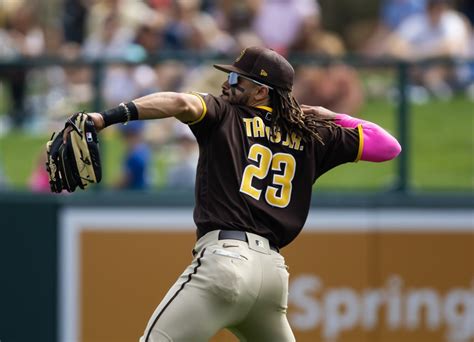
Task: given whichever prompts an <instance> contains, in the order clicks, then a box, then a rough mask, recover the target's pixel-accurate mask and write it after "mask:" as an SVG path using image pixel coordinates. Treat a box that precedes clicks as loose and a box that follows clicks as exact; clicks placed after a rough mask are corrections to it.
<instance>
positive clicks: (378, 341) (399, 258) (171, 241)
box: [58, 207, 474, 342]
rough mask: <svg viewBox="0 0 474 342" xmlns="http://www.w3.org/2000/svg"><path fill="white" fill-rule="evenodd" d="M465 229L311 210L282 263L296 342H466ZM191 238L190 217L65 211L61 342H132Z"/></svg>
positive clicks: (443, 216) (453, 221) (460, 217)
mask: <svg viewBox="0 0 474 342" xmlns="http://www.w3.org/2000/svg"><path fill="white" fill-rule="evenodd" d="M473 217H474V216H473V211H472V210H469V209H465V210H442V209H439V210H429V209H416V210H413V209H407V210H400V209H350V210H344V209H330V208H325V209H321V210H312V211H311V213H310V216H309V218H308V221H307V224H306V227H305V229H304V232H303V233H302V234H301V235H300V236H299V237H298V239H297V240H296V241H295V243H294V244H292V245H291V246H290V247H287V248H285V249H283V251H282V254H283V255H284V256H285V258H286V261H287V264H288V265H289V267H290V270H289V272H290V296H289V311H288V317H289V319H290V322H291V324H292V327H293V328H294V332H295V335H296V337H297V341H303V342H305V341H308V342H310V341H311V342H317V341H345V342H346V341H347V342H351V341H354V342H355V341H367V342H392V341H393V342H395V341H408V342H410V341H413V342H424V341H426V342H428V341H429V342H437V341H440V342H441V341H453V342H468V341H472V340H473V339H474V225H473V222H474V221H473ZM194 237H195V233H194V230H193V222H192V210H191V209H179V208H168V209H136V208H130V207H123V208H120V209H91V208H74V207H65V208H64V209H62V210H61V211H60V220H59V258H58V259H59V261H60V263H59V289H60V291H59V293H60V294H59V307H58V310H59V313H58V316H59V318H60V319H59V341H61V342H70V341H84V342H86V341H87V342H89V341H90V342H92V341H94V342H95V341H124V342H125V341H136V340H137V339H138V337H139V335H140V334H141V333H142V331H143V329H144V327H145V325H146V322H147V320H148V318H149V316H150V315H151V313H152V312H153V310H154V308H155V306H156V305H157V303H159V301H160V299H161V298H162V297H163V295H164V294H165V292H166V291H167V289H168V288H169V286H170V285H171V284H172V283H173V282H174V281H175V279H176V278H177V276H178V275H179V274H180V273H181V272H182V270H184V268H185V267H186V266H187V264H188V263H189V262H190V261H191V249H192V246H193V243H194V239H195V238H194ZM213 341H216V342H217V341H235V339H233V338H232V337H231V336H230V335H229V334H227V333H221V334H219V335H218V336H216V337H215V338H214V339H213Z"/></svg>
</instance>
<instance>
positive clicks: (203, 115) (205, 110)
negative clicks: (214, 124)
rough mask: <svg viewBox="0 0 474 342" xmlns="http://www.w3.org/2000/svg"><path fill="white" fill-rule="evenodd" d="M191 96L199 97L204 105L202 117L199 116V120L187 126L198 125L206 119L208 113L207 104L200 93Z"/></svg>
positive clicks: (193, 93)
mask: <svg viewBox="0 0 474 342" xmlns="http://www.w3.org/2000/svg"><path fill="white" fill-rule="evenodd" d="M191 94H192V95H194V96H197V98H198V99H199V100H201V103H202V114H201V116H199V118H198V119H197V120H194V121H191V122H187V125H188V126H191V125H195V124H197V123H198V122H201V121H202V119H204V117H205V116H206V113H207V106H206V102H204V99H203V98H202V96H201V95H199V94H198V93H195V92H192V93H191Z"/></svg>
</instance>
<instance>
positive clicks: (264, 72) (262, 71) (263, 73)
mask: <svg viewBox="0 0 474 342" xmlns="http://www.w3.org/2000/svg"><path fill="white" fill-rule="evenodd" d="M260 76H264V77H267V76H268V73H267V72H266V71H265V70H263V69H262V70H260Z"/></svg>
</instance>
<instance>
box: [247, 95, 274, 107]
mask: <svg viewBox="0 0 474 342" xmlns="http://www.w3.org/2000/svg"><path fill="white" fill-rule="evenodd" d="M247 106H249V107H258V106H267V107H270V99H269V98H268V97H267V98H265V99H262V100H256V99H249V102H248V103H247Z"/></svg>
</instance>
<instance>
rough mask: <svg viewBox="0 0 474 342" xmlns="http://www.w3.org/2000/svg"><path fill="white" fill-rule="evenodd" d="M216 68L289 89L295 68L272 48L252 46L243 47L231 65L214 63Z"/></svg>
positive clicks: (291, 85)
mask: <svg viewBox="0 0 474 342" xmlns="http://www.w3.org/2000/svg"><path fill="white" fill-rule="evenodd" d="M214 67H215V68H216V69H219V70H222V71H225V72H236V73H238V74H242V75H244V76H247V77H250V78H251V79H254V80H256V81H259V82H261V83H263V84H267V85H269V86H272V87H275V88H281V89H284V90H288V91H291V88H292V87H293V77H294V75H295V70H294V69H293V67H292V66H291V64H290V63H289V62H288V61H287V60H286V59H285V58H284V57H283V56H281V55H279V54H278V53H276V52H275V51H273V50H270V49H267V48H263V47H258V46H252V47H248V48H246V49H244V50H243V51H242V52H241V53H240V56H239V57H237V59H236V60H235V61H234V63H233V64H232V65H224V64H214Z"/></svg>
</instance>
